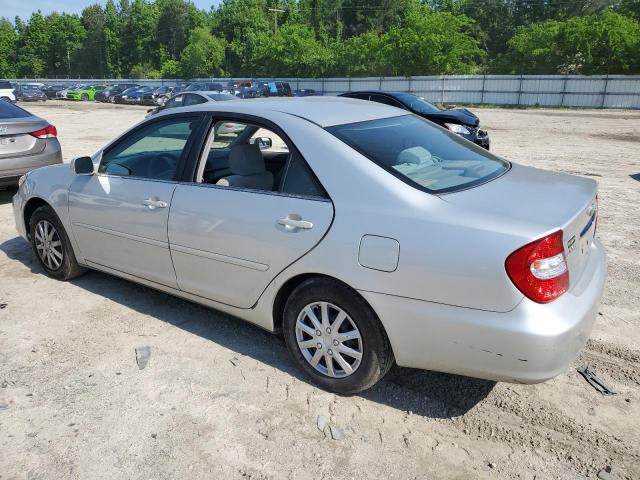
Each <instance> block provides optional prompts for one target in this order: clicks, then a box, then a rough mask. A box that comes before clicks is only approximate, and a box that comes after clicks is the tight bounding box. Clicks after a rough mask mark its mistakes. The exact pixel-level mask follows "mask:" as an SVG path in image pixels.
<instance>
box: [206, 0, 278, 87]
mask: <svg viewBox="0 0 640 480" xmlns="http://www.w3.org/2000/svg"><path fill="white" fill-rule="evenodd" d="M267 8H268V6H267V2H266V0H223V2H222V4H221V5H220V7H219V8H218V10H217V11H216V12H215V13H214V18H213V22H214V25H215V29H214V33H215V34H216V36H218V37H223V38H224V39H225V40H226V45H227V50H226V56H225V58H226V65H225V70H227V71H229V72H231V73H232V74H233V75H251V72H252V71H255V70H256V66H255V65H252V62H253V59H254V58H255V55H253V50H254V49H255V48H256V46H257V44H258V41H259V40H260V39H261V38H262V36H263V35H264V34H265V33H266V32H270V31H272V30H273V22H272V21H271V20H270V18H269V17H268V16H267V13H269V12H268V10H267Z"/></svg>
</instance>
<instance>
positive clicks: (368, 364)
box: [283, 277, 394, 395]
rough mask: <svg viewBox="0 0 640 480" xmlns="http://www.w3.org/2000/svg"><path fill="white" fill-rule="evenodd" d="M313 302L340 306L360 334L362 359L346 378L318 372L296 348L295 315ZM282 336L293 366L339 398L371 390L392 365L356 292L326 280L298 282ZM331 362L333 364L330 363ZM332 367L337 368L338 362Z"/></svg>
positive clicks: (374, 322) (375, 320) (377, 327)
mask: <svg viewBox="0 0 640 480" xmlns="http://www.w3.org/2000/svg"><path fill="white" fill-rule="evenodd" d="M314 302H328V303H330V304H332V305H335V306H336V307H339V308H340V309H342V310H343V311H344V312H345V313H346V314H347V315H348V316H349V317H350V319H351V321H352V322H353V323H355V325H356V327H357V329H358V330H359V332H360V336H361V339H362V358H361V360H360V364H359V365H358V366H357V368H355V370H354V371H353V373H351V374H350V375H348V376H345V377H342V378H333V377H330V376H328V375H326V374H324V373H321V372H319V371H317V370H316V368H314V367H313V366H312V365H311V364H310V363H309V362H308V361H307V360H306V359H305V357H304V355H303V353H302V351H301V349H300V348H299V347H298V340H297V338H296V323H297V320H298V315H300V314H301V312H302V311H303V309H304V308H305V307H306V306H308V305H310V304H312V303H314ZM283 334H284V339H285V343H286V344H287V348H288V349H289V353H290V354H291V356H292V357H293V359H294V360H295V363H296V364H297V366H298V367H299V368H301V369H302V370H303V371H304V372H305V373H306V374H307V375H308V376H309V377H310V378H311V380H312V381H313V383H315V384H316V385H317V386H319V387H321V388H323V389H325V390H329V391H331V392H335V393H339V394H342V395H352V394H355V393H358V392H362V391H363V390H366V389H368V388H370V387H372V386H373V385H375V384H376V383H377V382H379V381H380V380H381V379H382V378H383V377H384V376H385V375H386V373H387V372H388V371H389V369H390V368H391V367H392V366H393V364H394V357H393V351H392V350H391V345H390V344H389V339H388V338H387V335H386V333H385V331H384V329H383V327H382V324H381V323H380V320H379V319H378V317H377V315H376V314H375V312H374V311H373V310H372V308H371V307H370V306H369V305H368V304H367V302H366V301H365V300H364V299H363V298H362V297H361V296H360V295H358V293H357V292H355V291H354V290H352V289H350V288H349V287H347V286H345V285H344V284H342V283H340V282H337V281H335V280H332V279H329V278H324V277H315V278H311V279H309V280H306V281H304V282H303V283H301V284H300V285H299V286H298V287H296V289H295V290H294V291H293V292H292V293H291V295H290V296H289V298H288V299H287V302H286V304H285V308H284V318H283ZM334 345H335V344H334ZM336 348H337V347H336ZM330 361H331V362H333V360H330ZM325 363H326V362H325ZM334 365H337V360H336V363H335V364H334Z"/></svg>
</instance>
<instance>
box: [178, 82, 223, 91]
mask: <svg viewBox="0 0 640 480" xmlns="http://www.w3.org/2000/svg"><path fill="white" fill-rule="evenodd" d="M222 90H224V87H223V86H222V84H221V83H218V82H196V83H190V84H189V86H187V87H186V88H185V89H184V90H183V91H184V92H200V91H202V92H220V91H222Z"/></svg>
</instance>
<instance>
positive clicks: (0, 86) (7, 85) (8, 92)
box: [0, 80, 16, 102]
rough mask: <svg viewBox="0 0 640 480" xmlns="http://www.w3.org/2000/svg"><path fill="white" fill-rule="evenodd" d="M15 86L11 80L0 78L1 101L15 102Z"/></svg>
mask: <svg viewBox="0 0 640 480" xmlns="http://www.w3.org/2000/svg"><path fill="white" fill-rule="evenodd" d="M13 91H14V87H13V85H11V82H8V81H6V80H0V102H15V101H16V96H15V94H14V93H13Z"/></svg>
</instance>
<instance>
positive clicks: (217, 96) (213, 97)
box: [207, 93, 238, 102]
mask: <svg viewBox="0 0 640 480" xmlns="http://www.w3.org/2000/svg"><path fill="white" fill-rule="evenodd" d="M207 97H209V98H210V99H211V100H215V101H216V102H222V101H223V100H236V99H237V98H238V97H236V96H234V95H229V94H228V93H209V94H207Z"/></svg>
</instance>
